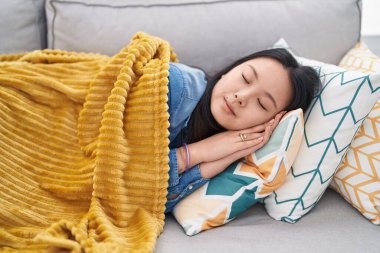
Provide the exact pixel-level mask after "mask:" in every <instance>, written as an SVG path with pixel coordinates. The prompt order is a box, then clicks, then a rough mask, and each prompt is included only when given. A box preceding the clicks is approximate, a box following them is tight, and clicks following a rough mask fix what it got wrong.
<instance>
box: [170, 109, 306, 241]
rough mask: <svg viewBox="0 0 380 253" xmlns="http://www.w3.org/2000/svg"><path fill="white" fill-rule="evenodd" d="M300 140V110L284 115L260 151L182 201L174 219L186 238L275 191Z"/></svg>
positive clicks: (232, 165) (224, 219) (219, 223)
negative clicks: (180, 226)
mask: <svg viewBox="0 0 380 253" xmlns="http://www.w3.org/2000/svg"><path fill="white" fill-rule="evenodd" d="M302 137H303V112H302V109H297V110H294V111H290V112H288V113H286V114H285V115H284V116H283V117H282V119H281V121H280V123H279V125H278V126H277V127H276V128H275V130H274V131H273V134H272V136H271V137H270V139H269V141H268V143H266V144H265V145H264V146H263V147H262V148H261V149H259V150H257V151H256V152H254V153H252V154H250V155H248V156H246V157H245V159H244V160H242V161H236V162H234V163H232V164H231V165H230V166H229V167H228V168H227V169H226V170H224V171H223V172H222V173H220V174H219V175H217V176H215V177H213V178H212V179H211V180H210V181H209V182H208V183H207V184H205V185H203V186H202V187H200V188H199V189H197V190H196V191H194V192H193V193H192V194H190V195H189V196H187V197H186V198H184V199H183V200H181V201H180V202H179V203H178V204H177V205H176V206H175V207H174V209H173V215H174V217H175V218H176V220H177V221H178V223H180V224H181V225H182V227H183V229H184V230H185V232H186V234H187V235H195V234H197V233H199V232H201V231H204V230H207V229H211V228H213V227H217V226H221V225H223V224H226V223H227V222H229V221H231V220H233V219H235V218H236V217H237V216H238V215H239V214H241V213H242V212H244V211H245V210H247V208H249V207H250V206H252V205H253V204H255V203H257V202H258V201H259V200H260V199H263V198H264V197H266V196H268V195H269V194H270V193H271V192H273V191H274V190H275V189H277V188H278V187H279V186H280V185H281V184H282V183H283V182H284V180H285V177H286V174H287V173H288V172H289V170H290V167H291V165H292V164H293V162H294V159H295V158H296V155H297V152H298V149H299V147H300V144H301V140H302Z"/></svg>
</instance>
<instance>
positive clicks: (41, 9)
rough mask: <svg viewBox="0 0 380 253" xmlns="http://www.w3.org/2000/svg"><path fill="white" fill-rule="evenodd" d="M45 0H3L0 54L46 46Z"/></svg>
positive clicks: (0, 25)
mask: <svg viewBox="0 0 380 253" xmlns="http://www.w3.org/2000/svg"><path fill="white" fill-rule="evenodd" d="M44 4H45V0H5V1H1V8H0V17H1V18H0V54H10V53H20V52H26V51H32V50H36V49H43V48H45V47H46V20H45V6H44Z"/></svg>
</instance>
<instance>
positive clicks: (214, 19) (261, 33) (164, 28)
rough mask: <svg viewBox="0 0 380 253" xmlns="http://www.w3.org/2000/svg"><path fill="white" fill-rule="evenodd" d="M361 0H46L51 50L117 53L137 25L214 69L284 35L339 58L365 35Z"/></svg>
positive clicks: (308, 51)
mask: <svg viewBox="0 0 380 253" xmlns="http://www.w3.org/2000/svg"><path fill="white" fill-rule="evenodd" d="M358 2H359V1H358V0H335V1H330V0H282V1H266V0H235V1H234V0H224V1H221V0H203V1H200V0H176V1H173V0H145V1H140V0H130V1H120V0H119V1H112V3H111V2H110V1H108V0H76V1H70V0H59V1H57V0H48V1H47V8H46V9H47V19H48V30H49V36H48V45H49V47H50V48H58V49H65V50H77V51H83V52H99V53H103V54H107V55H112V54H114V53H116V52H118V51H119V50H120V48H121V47H122V46H124V45H125V44H126V43H127V42H129V40H130V38H131V36H132V35H133V34H135V33H136V32H137V31H145V32H148V33H150V34H152V35H157V36H160V37H162V38H164V39H166V40H168V41H169V42H170V43H171V44H172V46H173V48H174V50H175V52H176V53H177V54H178V57H179V60H180V62H182V63H185V64H188V65H192V66H198V67H201V68H203V69H204V70H205V71H207V72H208V73H209V74H214V73H215V72H217V71H218V70H219V69H220V68H221V67H222V66H225V65H227V64H228V63H230V62H231V61H233V60H235V59H237V58H240V57H242V56H244V55H247V54H250V53H253V52H255V51H258V50H262V49H265V48H268V47H270V46H272V44H273V43H274V42H275V41H277V40H278V39H279V38H281V37H283V38H284V39H285V40H286V41H288V43H289V44H290V45H292V48H293V49H294V52H295V53H296V54H297V55H300V56H304V57H306V58H311V59H316V60H320V61H324V62H327V63H334V64H337V63H338V62H339V60H340V59H341V58H342V56H343V55H344V53H346V51H348V50H349V49H350V48H351V47H352V46H353V45H354V44H355V43H356V42H357V41H359V35H360V18H361V17H360V8H359V6H360V4H359V3H358Z"/></svg>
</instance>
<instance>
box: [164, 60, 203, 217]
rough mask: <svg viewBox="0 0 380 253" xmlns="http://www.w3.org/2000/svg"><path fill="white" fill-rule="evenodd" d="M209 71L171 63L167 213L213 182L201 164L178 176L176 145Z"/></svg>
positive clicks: (201, 92) (201, 91)
mask: <svg viewBox="0 0 380 253" xmlns="http://www.w3.org/2000/svg"><path fill="white" fill-rule="evenodd" d="M206 84H207V80H206V75H205V73H204V72H203V71H202V70H200V69H197V68H193V67H190V66H187V65H184V64H181V63H174V62H170V63H169V93H168V107H169V115H170V116H169V122H170V126H169V133H170V134H169V140H170V144H169V149H170V151H169V167H170V168H169V187H168V195H167V202H166V210H165V213H167V212H171V211H172V210H173V207H174V206H175V205H176V204H177V203H178V202H179V201H180V200H182V199H183V198H185V197H186V196H188V195H189V194H190V193H192V192H194V191H195V190H196V189H198V188H199V187H201V186H202V185H204V184H205V183H207V182H208V181H209V179H207V178H203V177H202V176H201V174H200V170H199V164H197V165H195V166H193V167H192V168H190V169H188V170H186V171H185V172H183V173H182V174H181V175H178V164H177V161H178V160H177V153H176V148H178V147H180V146H181V143H180V136H179V132H180V131H181V130H182V129H183V128H185V129H186V127H187V124H188V122H189V120H190V116H191V113H192V112H193V110H194V109H195V107H196V105H197V103H198V102H199V100H200V98H201V96H202V95H203V93H204V91H205V88H206Z"/></svg>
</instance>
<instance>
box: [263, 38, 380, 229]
mask: <svg viewBox="0 0 380 253" xmlns="http://www.w3.org/2000/svg"><path fill="white" fill-rule="evenodd" d="M274 47H285V48H288V46H287V44H286V42H285V41H284V40H280V41H279V42H277V43H276V44H275V46H274ZM296 59H297V60H298V61H299V62H300V63H301V64H303V65H308V66H313V67H314V68H315V69H316V70H317V72H318V73H319V76H320V78H321V81H322V85H323V87H322V89H321V91H320V92H319V93H318V94H317V95H316V96H315V97H314V98H313V100H312V103H311V105H310V107H309V108H308V109H307V110H306V111H305V112H304V114H305V129H304V138H303V140H302V143H301V147H300V150H299V152H298V154H297V157H296V160H295V161H294V164H293V166H292V169H291V173H288V175H287V177H286V180H285V183H284V184H283V185H281V186H280V187H279V188H278V189H277V190H275V191H274V192H273V193H271V194H270V195H269V196H268V197H266V198H265V199H264V203H265V209H266V211H267V213H268V214H269V215H270V216H271V217H272V218H274V219H276V220H282V221H286V222H290V223H294V222H296V221H297V220H299V219H300V218H301V217H302V216H303V215H305V214H306V213H308V212H309V211H310V210H312V208H313V207H314V206H315V205H316V204H317V202H318V201H319V199H320V198H321V197H322V194H323V193H324V192H325V190H326V189H327V187H328V185H329V184H330V182H331V180H332V177H333V175H334V173H335V171H336V170H337V169H338V167H339V164H340V162H341V161H342V159H343V157H344V155H345V153H346V152H347V150H348V147H349V146H350V143H351V141H352V139H353V138H354V136H355V134H356V132H357V131H358V130H359V128H360V125H361V124H362V122H363V120H364V119H365V118H366V117H367V115H368V113H369V112H370V111H371V109H372V108H373V106H374V105H375V103H376V101H377V100H378V99H379V96H380V74H364V73H362V72H358V71H348V70H346V69H343V68H340V67H338V66H335V65H332V64H326V63H323V62H319V61H315V60H309V59H306V58H302V57H297V56H296Z"/></svg>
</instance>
